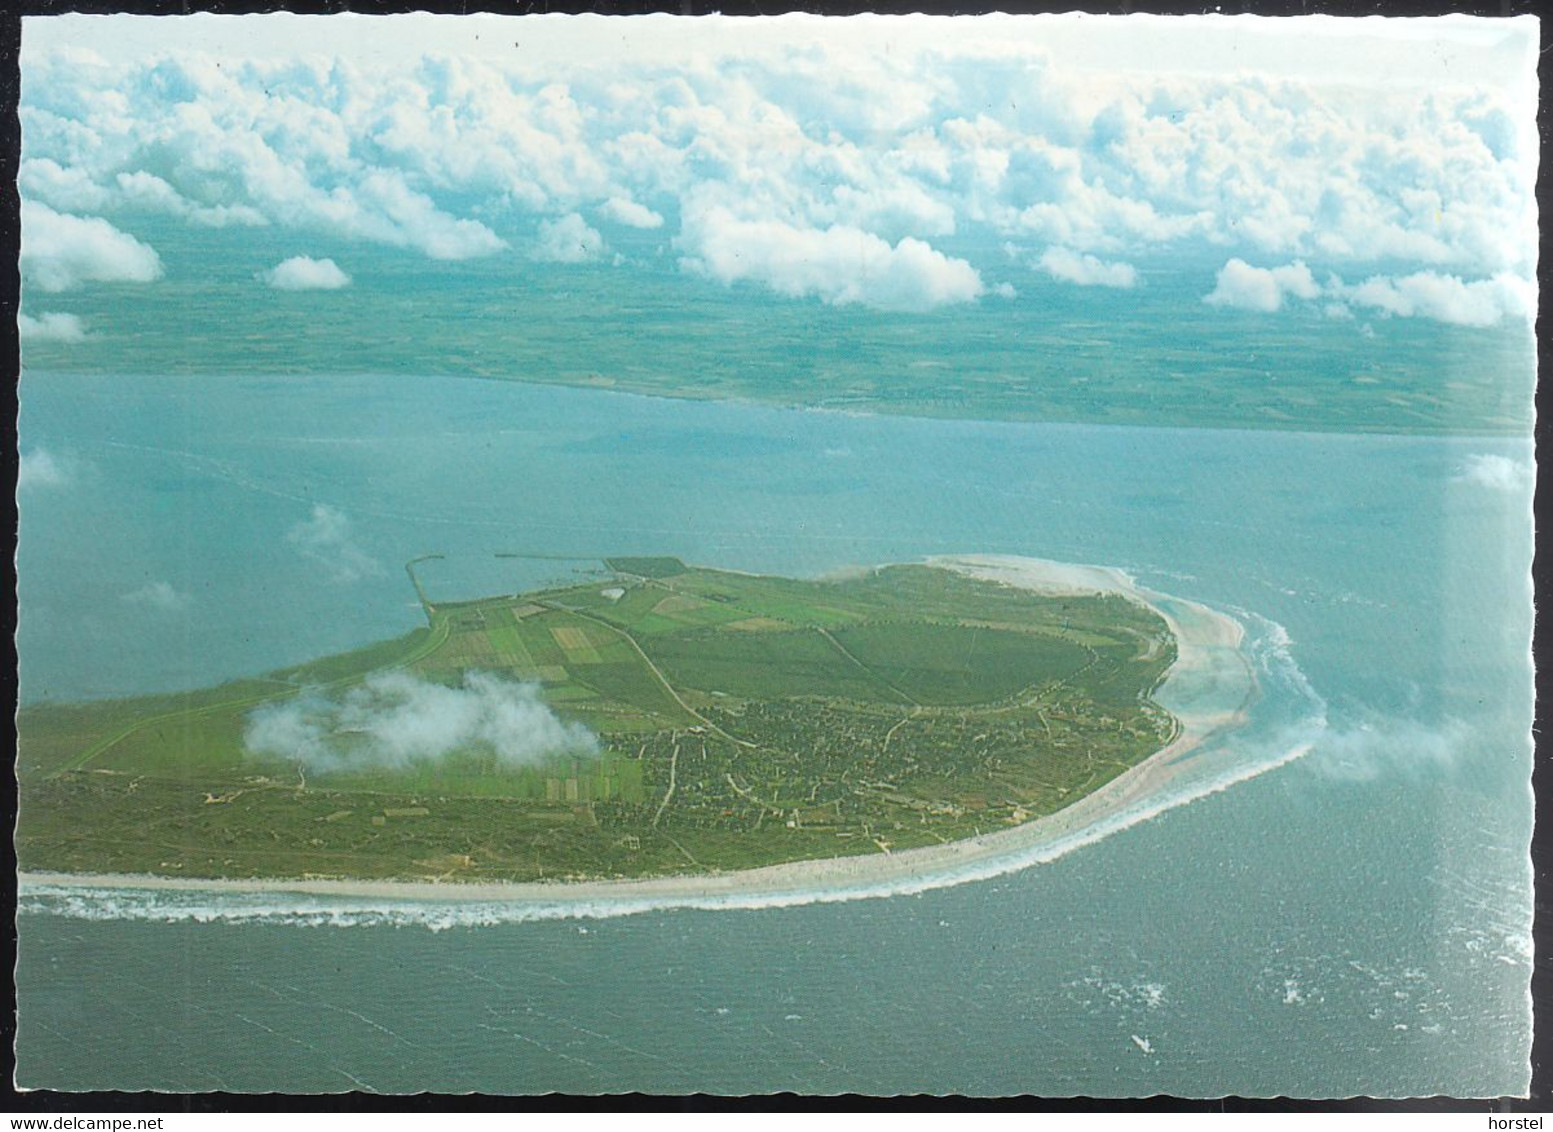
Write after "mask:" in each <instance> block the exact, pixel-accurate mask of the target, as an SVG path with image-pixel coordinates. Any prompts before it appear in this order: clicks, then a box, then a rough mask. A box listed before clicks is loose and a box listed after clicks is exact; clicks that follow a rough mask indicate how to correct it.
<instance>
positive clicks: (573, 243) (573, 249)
mask: <svg viewBox="0 0 1553 1132" xmlns="http://www.w3.org/2000/svg"><path fill="white" fill-rule="evenodd" d="M604 250H605V249H604V237H603V236H601V235H599V234H598V232H597V231H596V230H595V229H593V228H590V227H588V222H587V221H586V220H584V219H583V218H582V217H581V216H578V215H577V214H576V213H575V212H571V213H568V214H567V215H565V216H563V217H561V218H560V219H559V220H545V221H541V222H540V225H539V236H538V238H537V239H536V240H535V242H534V258H535V259H539V260H544V261H546V262H548V263H589V262H591V261H593V260H596V259H598V258H599V257H600V256H602V255H603V254H604Z"/></svg>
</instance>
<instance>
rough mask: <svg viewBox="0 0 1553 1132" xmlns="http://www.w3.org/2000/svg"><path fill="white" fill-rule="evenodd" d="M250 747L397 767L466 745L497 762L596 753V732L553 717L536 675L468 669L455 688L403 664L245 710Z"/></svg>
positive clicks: (351, 764) (345, 763)
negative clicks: (336, 689)
mask: <svg viewBox="0 0 1553 1132" xmlns="http://www.w3.org/2000/svg"><path fill="white" fill-rule="evenodd" d="M243 739H244V745H245V746H246V747H247V749H248V752H249V753H250V754H252V755H257V756H260V757H272V758H280V759H285V760H287V761H293V762H300V763H301V764H302V765H303V766H305V767H307V768H308V769H311V770H320V771H328V770H347V771H348V770H362V769H368V768H375V767H393V768H403V767H408V766H414V765H417V764H426V763H437V762H441V761H443V760H444V759H446V758H448V756H450V755H453V754H456V753H459V752H469V753H473V754H480V753H487V754H489V755H494V757H495V759H496V762H497V764H498V766H500V767H502V768H515V767H523V766H533V765H535V764H537V763H540V762H541V761H543V760H544V759H545V758H546V757H547V756H551V755H558V754H580V755H593V754H596V753H597V752H598V749H599V746H598V739H597V738H596V737H595V736H594V735H593V733H592V732H591V731H589V730H588V729H587V728H586V727H584V726H582V725H581V724H578V723H568V722H565V721H564V720H562V719H560V718H559V717H557V716H556V714H555V713H554V712H553V711H551V710H550V708H549V707H547V706H546V705H545V703H544V702H543V701H542V700H541V699H540V698H539V689H538V688H537V687H536V686H535V685H533V684H516V683H513V682H512V681H510V680H504V679H502V678H501V677H499V676H495V675H492V674H491V673H487V672H468V673H465V675H464V680H463V684H462V685H461V686H459V687H447V686H446V685H442V684H433V683H430V682H429V681H426V680H422V679H420V678H419V677H416V676H412V675H410V674H409V673H405V672H387V673H380V674H378V675H376V676H371V677H369V678H368V679H367V681H366V682H365V683H364V684H362V685H361V686H360V687H356V688H352V689H351V690H350V691H349V692H347V693H346V694H345V695H344V697H343V698H341V699H339V700H331V699H327V698H324V697H322V696H318V695H312V696H304V697H302V698H300V699H295V700H287V701H285V702H283V703H277V704H267V705H265V706H263V707H260V708H258V709H256V710H255V711H254V712H253V713H252V714H251V715H250V716H249V717H248V726H247V729H246V731H245V734H244V736H243Z"/></svg>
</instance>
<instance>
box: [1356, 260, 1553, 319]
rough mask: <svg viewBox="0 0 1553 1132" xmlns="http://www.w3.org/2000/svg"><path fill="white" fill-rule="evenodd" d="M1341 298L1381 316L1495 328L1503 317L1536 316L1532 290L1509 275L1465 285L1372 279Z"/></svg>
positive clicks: (1419, 278) (1438, 277) (1420, 278)
mask: <svg viewBox="0 0 1553 1132" xmlns="http://www.w3.org/2000/svg"><path fill="white" fill-rule="evenodd" d="M1346 297H1347V298H1348V300H1349V301H1350V302H1352V303H1355V304H1357V305H1359V306H1365V307H1373V308H1376V309H1379V310H1381V311H1384V312H1385V313H1386V314H1390V315H1397V316H1399V317H1402V318H1415V317H1416V318H1432V319H1435V320H1437V321H1439V322H1449V323H1454V324H1455V325H1457V326H1494V325H1497V324H1498V323H1501V322H1503V321H1505V320H1506V319H1512V318H1515V319H1528V320H1529V319H1531V318H1532V317H1533V316H1534V315H1535V313H1536V288H1535V286H1534V285H1533V284H1532V283H1530V282H1528V281H1527V280H1524V279H1521V278H1519V277H1516V276H1513V275H1509V274H1500V275H1496V276H1494V277H1493V278H1491V279H1474V280H1470V281H1468V280H1463V279H1461V278H1459V277H1457V276H1455V275H1442V274H1439V273H1438V272H1434V271H1419V272H1415V273H1414V274H1412V275H1405V276H1402V277H1401V278H1391V277H1389V276H1384V275H1377V276H1373V277H1371V278H1369V279H1366V280H1365V281H1364V282H1363V283H1360V284H1358V285H1357V286H1355V287H1352V288H1348V289H1346Z"/></svg>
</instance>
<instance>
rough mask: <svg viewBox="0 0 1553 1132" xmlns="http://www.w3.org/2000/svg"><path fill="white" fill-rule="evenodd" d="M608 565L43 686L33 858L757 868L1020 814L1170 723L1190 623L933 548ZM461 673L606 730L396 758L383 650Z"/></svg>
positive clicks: (588, 873) (542, 709)
mask: <svg viewBox="0 0 1553 1132" xmlns="http://www.w3.org/2000/svg"><path fill="white" fill-rule="evenodd" d="M607 565H608V566H609V568H610V569H611V570H612V571H614V572H615V574H616V575H617V576H616V578H615V579H614V580H605V581H593V582H590V583H588V584H586V585H572V586H568V587H564V588H560V589H553V590H546V591H542V592H536V593H529V594H522V595H517V596H510V597H503V598H493V599H489V600H484V601H476V602H462V603H456V604H455V603H450V604H445V605H428V606H427V616H428V621H429V626H428V628H425V629H421V630H417V631H416V632H414V633H411V634H409V635H408V636H406V637H402V638H399V639H398V640H394V641H388V642H384V643H382V644H378V645H373V646H370V647H368V648H365V649H360V650H357V651H355V652H351V653H346V654H342V655H340V656H335V657H328V658H325V659H322V660H319V661H316V662H313V663H310V664H307V665H301V666H297V667H293V668H289V669H285V670H281V671H277V672H274V673H269V674H267V675H265V676H263V677H260V678H255V679H250V680H244V681H240V682H236V683H232V684H228V685H223V686H222V687H219V688H213V689H207V690H203V691H198V692H190V693H187V694H179V695H167V696H157V697H146V698H140V699H134V700H121V701H110V702H97V703H88V704H77V705H60V704H50V705H40V706H33V707H28V708H25V709H23V711H22V712H21V713H20V715H19V717H18V732H19V737H20V744H19V757H18V767H19V776H20V781H21V794H22V802H21V807H20V815H19V822H18V827H17V834H16V845H17V852H18V857H19V860H20V864H21V866H22V867H23V868H26V869H57V870H64V871H83V872H88V871H110V870H111V871H120V872H123V871H129V872H152V873H162V874H169V875H185V876H302V875H308V876H327V877H352V878H354V877H374V878H377V877H400V878H422V879H424V878H429V877H438V878H452V879H469V880H474V879H482V880H491V879H520V880H521V879H556V878H580V877H634V876H649V875H660V874H668V873H683V872H702V871H708V870H727V869H739V868H749V867H755V866H759V865H765V864H772V863H776V862H780V861H790V860H799V859H806V858H815V857H829V856H840V855H847V854H858V853H878V852H884V851H892V850H896V849H902V848H910V847H914V846H922V845H930V844H937V843H942V842H946V841H951V840H954V839H957V838H961V837H966V836H972V835H974V834H977V833H980V832H985V831H988V830H992V829H996V828H1001V827H1006V826H1008V825H1013V824H1018V823H1020V822H1024V821H1028V820H1030V819H1031V818H1034V817H1037V816H1040V815H1041V814H1045V813H1050V812H1052V811H1054V810H1057V809H1060V808H1061V807H1063V806H1065V805H1067V804H1069V803H1070V802H1072V801H1074V800H1075V799H1076V798H1078V797H1081V796H1083V795H1084V794H1086V793H1089V792H1090V791H1093V790H1094V789H1096V788H1097V787H1099V786H1100V785H1102V784H1103V783H1104V782H1106V781H1108V780H1110V779H1111V778H1113V777H1114V776H1115V775H1117V774H1119V773H1121V772H1122V771H1123V770H1125V769H1126V768H1127V767H1129V766H1131V765H1134V764H1135V763H1137V762H1139V761H1140V760H1141V759H1143V758H1145V757H1146V756H1147V755H1149V754H1150V753H1152V752H1153V751H1155V750H1157V749H1158V748H1159V747H1160V746H1161V745H1163V744H1164V743H1165V742H1166V741H1167V740H1168V739H1169V737H1170V736H1171V735H1172V734H1173V733H1174V728H1175V721H1174V720H1173V719H1171V718H1170V717H1169V715H1168V714H1166V713H1165V712H1164V711H1163V710H1162V709H1160V708H1159V707H1158V706H1156V705H1155V704H1153V703H1152V702H1151V701H1150V699H1149V693H1150V692H1151V691H1152V689H1153V688H1154V687H1155V686H1156V685H1157V684H1158V683H1159V681H1160V679H1161V678H1162V677H1163V675H1164V673H1165V671H1166V669H1167V668H1168V667H1169V665H1170V663H1171V662H1172V660H1173V659H1174V656H1175V644H1174V641H1173V640H1172V639H1171V637H1170V633H1169V630H1168V629H1167V627H1166V626H1165V624H1164V622H1163V621H1162V620H1161V619H1160V618H1159V617H1158V616H1156V615H1155V614H1154V613H1152V612H1151V611H1149V610H1147V609H1145V608H1144V607H1142V606H1139V605H1137V604H1134V603H1131V602H1128V601H1126V600H1124V599H1122V598H1119V597H1114V596H1108V597H1102V596H1091V597H1063V598H1055V597H1040V596H1036V595H1032V594H1030V593H1028V592H1025V591H1021V590H1017V589H1012V588H1009V587H1005V586H1000V585H997V584H994V583H989V582H981V581H974V580H971V579H968V578H965V577H963V576H961V575H958V574H954V573H951V572H949V571H945V570H940V569H936V568H931V567H928V566H889V567H883V568H880V569H878V570H874V571H871V572H868V573H866V574H863V575H860V576H857V577H853V578H849V579H846V580H840V581H803V580H794V579H786V578H775V577H756V576H751V575H747V574H735V573H729V572H725V571H718V570H711V569H704V568H699V567H687V566H685V565H684V564H683V563H682V562H680V561H679V560H678V559H674V558H662V557H660V558H616V559H609V560H607ZM470 673H477V674H489V676H491V677H496V678H499V682H501V687H503V688H512V686H514V685H520V684H521V685H523V686H524V688H523V689H522V690H520V691H514V693H513V694H514V696H515V697H516V700H517V701H521V703H522V704H526V705H529V706H528V707H525V708H524V709H523V710H531V711H533V712H536V713H538V714H541V715H543V716H545V717H546V718H547V719H549V720H551V722H552V723H555V724H556V726H559V727H568V726H569V727H571V728H572V730H571V731H568V732H567V734H575V733H576V732H575V728H576V727H577V726H579V725H580V726H581V727H585V728H586V729H587V730H588V732H591V734H592V736H593V737H596V740H597V742H596V745H595V744H593V743H592V742H591V741H590V742H589V744H588V745H587V749H586V750H584V749H580V748H578V747H577V746H576V745H575V744H573V745H572V746H570V747H568V746H565V745H559V746H553V747H546V748H541V747H535V748H525V749H524V752H523V755H522V758H521V759H520V760H517V761H514V758H512V757H508V756H507V755H503V753H502V752H503V748H502V747H501V746H500V744H501V742H503V741H504V740H503V739H502V738H501V736H502V734H504V733H502V732H497V733H493V736H494V737H477V738H474V739H470V740H469V741H467V742H463V743H462V744H461V745H460V746H458V747H456V748H455V749H451V750H442V751H439V752H437V754H436V757H431V756H430V755H427V756H424V757H422V756H420V755H417V754H416V753H415V751H414V749H413V748H412V749H411V753H410V755H408V756H405V755H403V752H400V756H399V757H397V758H390V757H388V755H387V754H385V753H384V752H391V751H393V750H398V748H397V747H396V746H395V742H396V740H397V739H398V738H400V736H399V735H397V734H388V733H387V732H383V733H381V734H380V733H379V732H378V731H376V730H374V728H375V727H377V726H378V724H377V718H378V717H376V716H372V715H370V714H368V715H365V716H363V717H362V718H360V719H355V718H353V717H349V716H348V713H347V710H346V709H347V708H348V705H350V704H352V703H355V702H357V701H358V700H359V701H360V702H361V703H367V702H368V700H367V699H363V697H367V696H368V693H370V692H371V691H372V689H374V688H377V687H379V686H380V685H382V686H386V685H383V682H384V681H385V680H389V679H390V676H389V674H397V675H395V676H392V677H391V679H393V680H398V681H399V682H400V683H399V685H395V686H396V687H398V686H404V687H413V688H414V689H416V690H417V692H416V694H417V695H420V694H422V693H423V692H424V693H425V694H426V695H427V696H428V697H429V699H428V702H431V701H432V700H438V697H442V696H444V695H447V696H453V697H454V698H456V697H457V695H458V694H460V692H459V690H460V689H465V688H466V687H467V685H466V684H465V681H466V679H469V674H470ZM404 677H410V678H411V679H409V680H405V679H403V678H404ZM479 679H486V677H483V676H482V677H479ZM530 689H532V690H530ZM405 694H406V695H408V694H409V693H405ZM439 702H440V701H439ZM316 705H323V707H318V706H316ZM341 705H346V706H345V707H342V706H341ZM315 710H316V711H324V710H327V711H328V712H333V713H334V714H332V715H328V716H327V718H328V719H329V720H331V721H333V722H331V723H330V725H329V726H330V729H326V731H327V733H325V732H320V733H319V735H320V736H321V737H320V738H318V743H319V744H321V745H320V746H319V747H318V751H312V753H309V752H306V751H304V750H303V749H302V748H301V747H300V746H299V747H298V748H297V750H296V751H295V752H294V755H295V757H290V756H289V754H288V755H282V754H278V753H274V752H273V751H272V752H271V753H268V754H258V753H256V752H255V751H254V750H253V749H251V746H252V743H253V740H252V739H251V733H250V728H251V727H253V726H254V721H255V719H257V718H259V717H260V716H262V715H264V714H265V713H267V712H269V713H273V712H280V713H282V714H285V713H287V712H294V713H296V714H297V717H298V718H301V717H302V715H303V714H305V711H315ZM363 710H365V709H363ZM373 710H377V709H375V708H374V709H373ZM256 712H257V713H258V715H256V714H255V713H256ZM551 713H553V716H552V714H551ZM557 717H558V722H557ZM308 718H312V717H311V716H309V717H308ZM320 718H323V717H320ZM394 718H395V719H398V718H399V717H394ZM417 718H418V717H417ZM503 718H505V717H503ZM342 720H344V721H345V722H341V721H342ZM413 725H414V721H411V722H406V723H405V724H404V727H403V728H402V730H403V729H411V728H413ZM480 735H481V736H485V733H484V732H481V733H480ZM300 742H301V741H300V740H299V743H300ZM380 748H381V750H380ZM309 751H311V748H309ZM318 752H322V754H320V753H318Z"/></svg>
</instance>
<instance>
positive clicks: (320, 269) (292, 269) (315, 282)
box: [258, 255, 351, 291]
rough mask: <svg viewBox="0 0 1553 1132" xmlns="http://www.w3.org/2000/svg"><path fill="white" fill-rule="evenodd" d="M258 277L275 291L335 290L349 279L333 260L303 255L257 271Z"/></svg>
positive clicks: (345, 284)
mask: <svg viewBox="0 0 1553 1132" xmlns="http://www.w3.org/2000/svg"><path fill="white" fill-rule="evenodd" d="M258 277H259V279H261V280H262V281H264V282H265V283H268V284H269V285H270V286H271V287H273V288H275V289H276V290H277V291H337V290H339V289H340V288H341V287H347V286H349V285H350V281H351V277H350V276H349V275H347V274H345V272H343V271H341V270H340V265H339V264H337V263H335V262H334V260H332V259H312V258H311V257H309V256H305V255H294V256H292V257H291V258H290V259H286V260H281V262H279V263H277V264H276V265H275V266H274V267H272V268H270V269H269V270H268V271H261V272H259V275H258Z"/></svg>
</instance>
